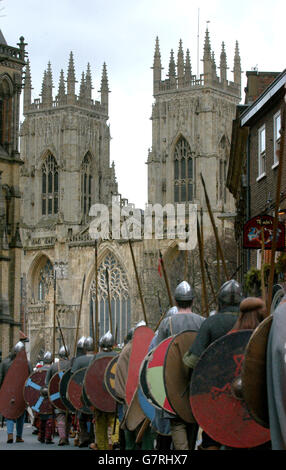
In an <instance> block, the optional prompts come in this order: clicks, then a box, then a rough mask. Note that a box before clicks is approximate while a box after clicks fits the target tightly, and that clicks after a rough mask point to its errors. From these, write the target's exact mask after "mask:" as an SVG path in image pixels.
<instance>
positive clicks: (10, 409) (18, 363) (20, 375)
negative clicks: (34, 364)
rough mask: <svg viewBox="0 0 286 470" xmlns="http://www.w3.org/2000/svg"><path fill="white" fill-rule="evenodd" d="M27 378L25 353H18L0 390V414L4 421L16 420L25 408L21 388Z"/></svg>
mask: <svg viewBox="0 0 286 470" xmlns="http://www.w3.org/2000/svg"><path fill="white" fill-rule="evenodd" d="M28 376H29V365H28V361H27V356H26V352H25V351H20V352H19V353H18V354H17V356H16V358H15V359H14V361H13V362H12V364H11V366H10V367H9V369H8V372H7V374H6V376H5V379H4V382H3V384H2V387H1V389H0V413H1V414H2V415H3V416H4V417H5V418H6V419H17V418H19V416H21V415H22V414H23V413H24V411H25V408H26V403H25V400H24V398H23V387H24V384H25V381H26V380H27V377H28Z"/></svg>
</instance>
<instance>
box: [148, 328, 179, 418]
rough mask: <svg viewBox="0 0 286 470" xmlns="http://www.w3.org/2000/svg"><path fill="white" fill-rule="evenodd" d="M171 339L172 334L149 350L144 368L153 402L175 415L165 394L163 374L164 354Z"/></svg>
mask: <svg viewBox="0 0 286 470" xmlns="http://www.w3.org/2000/svg"><path fill="white" fill-rule="evenodd" d="M172 339H173V336H170V337H169V338H166V339H165V340H164V341H162V342H161V343H160V344H158V346H157V347H156V348H154V349H153V351H152V352H151V354H150V356H149V359H148V363H147V368H146V382H147V386H148V390H149V394H150V396H152V397H153V399H154V402H156V403H158V405H159V407H160V408H163V409H164V410H165V411H168V413H171V414H174V415H175V414H176V413H175V411H174V410H173V408H172V407H171V405H170V403H169V401H168V398H167V396H166V391H165V385H164V376H163V369H164V362H165V354H166V351H167V349H168V346H169V344H170V342H171V341H172Z"/></svg>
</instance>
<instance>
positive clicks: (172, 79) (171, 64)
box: [168, 49, 176, 87]
mask: <svg viewBox="0 0 286 470" xmlns="http://www.w3.org/2000/svg"><path fill="white" fill-rule="evenodd" d="M168 76H169V81H170V85H171V87H174V86H176V64H175V59H174V51H173V49H171V54H170V62H169V74H168Z"/></svg>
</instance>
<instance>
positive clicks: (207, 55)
mask: <svg viewBox="0 0 286 470" xmlns="http://www.w3.org/2000/svg"><path fill="white" fill-rule="evenodd" d="M204 60H211V42H210V35H209V30H208V27H207V29H206V34H205V43H204Z"/></svg>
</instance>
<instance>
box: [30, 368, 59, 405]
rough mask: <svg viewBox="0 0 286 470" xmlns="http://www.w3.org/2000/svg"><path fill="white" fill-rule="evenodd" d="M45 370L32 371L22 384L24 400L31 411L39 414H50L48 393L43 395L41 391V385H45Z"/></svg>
mask: <svg viewBox="0 0 286 470" xmlns="http://www.w3.org/2000/svg"><path fill="white" fill-rule="evenodd" d="M46 374H47V370H45V369H38V370H36V371H34V372H32V373H31V374H30V375H29V377H28V379H27V380H26V382H25V386H24V400H25V402H26V403H27V405H28V406H30V408H32V410H33V411H36V413H40V414H52V413H53V405H52V404H51V402H50V400H49V397H48V395H47V396H44V395H42V393H41V389H42V387H45V378H46Z"/></svg>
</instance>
